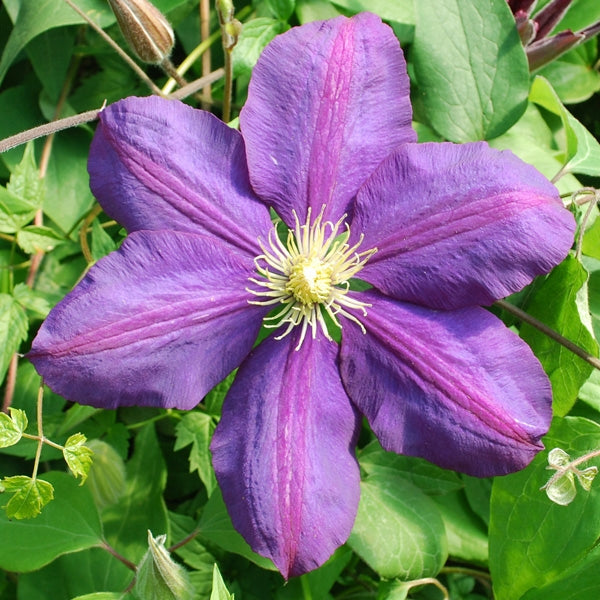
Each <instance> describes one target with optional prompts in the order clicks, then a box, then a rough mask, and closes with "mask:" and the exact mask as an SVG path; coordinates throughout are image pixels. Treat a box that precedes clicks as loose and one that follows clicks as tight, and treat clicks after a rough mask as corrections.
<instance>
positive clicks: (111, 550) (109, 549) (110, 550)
mask: <svg viewBox="0 0 600 600" xmlns="http://www.w3.org/2000/svg"><path fill="white" fill-rule="evenodd" d="M100 547H101V548H102V549H103V550H106V551H107V552H108V553H109V554H112V555H113V556H114V557H115V558H116V559H117V560H118V561H120V562H122V563H123V564H124V565H125V566H126V567H127V568H128V569H130V570H131V571H133V572H134V573H135V572H136V570H137V567H136V566H135V565H134V564H133V563H132V562H131V561H130V560H127V559H126V558H125V557H124V556H122V555H121V554H119V553H118V552H117V551H116V550H115V549H114V548H113V547H112V546H111V545H110V544H109V543H108V542H106V541H104V540H102V543H101V544H100Z"/></svg>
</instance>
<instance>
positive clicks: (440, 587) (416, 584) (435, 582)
mask: <svg viewBox="0 0 600 600" xmlns="http://www.w3.org/2000/svg"><path fill="white" fill-rule="evenodd" d="M422 585H433V586H435V587H436V588H438V590H440V591H441V592H442V594H444V600H450V594H449V593H448V590H447V589H446V587H445V586H443V585H442V584H441V583H440V582H439V581H438V580H437V579H435V578H434V577H423V578H422V579H414V580H413V581H407V582H406V586H407V587H408V588H409V589H412V588H414V587H419V586H422Z"/></svg>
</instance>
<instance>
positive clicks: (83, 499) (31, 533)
mask: <svg viewBox="0 0 600 600" xmlns="http://www.w3.org/2000/svg"><path fill="white" fill-rule="evenodd" d="M44 478H45V479H46V481H47V483H48V484H50V485H52V486H53V487H54V500H53V501H52V502H51V503H50V504H48V506H46V507H45V508H44V510H43V511H42V514H41V515H39V516H38V517H37V518H36V519H34V520H27V521H10V520H9V518H8V517H7V516H6V515H5V514H4V513H2V512H0V539H1V540H2V544H0V568H2V569H5V570H7V571H14V572H17V573H22V572H26V571H33V570H35V569H39V568H40V567H42V566H44V565H46V564H48V563H49V562H51V561H53V560H54V559H55V558H56V557H57V556H61V555H62V554H65V553H67V552H76V551H78V550H82V549H84V548H90V547H92V546H97V545H99V544H100V543H101V541H102V525H101V524H100V517H99V516H98V511H97V510H96V507H95V506H94V502H93V500H92V497H91V495H90V493H89V491H88V490H87V489H86V488H85V487H79V486H78V485H77V482H76V481H75V480H74V479H73V477H71V476H70V475H67V474H66V473H57V472H50V473H45V474H44Z"/></svg>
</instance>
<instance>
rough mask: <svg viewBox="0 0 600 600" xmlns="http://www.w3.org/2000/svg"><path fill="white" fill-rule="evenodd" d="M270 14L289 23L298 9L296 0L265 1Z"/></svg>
mask: <svg viewBox="0 0 600 600" xmlns="http://www.w3.org/2000/svg"><path fill="white" fill-rule="evenodd" d="M265 5H266V6H267V8H268V9H269V12H270V13H271V14H272V15H273V17H275V18H276V19H279V20H281V21H287V20H288V19H289V18H290V17H291V16H292V14H293V12H294V9H295V8H296V0H265Z"/></svg>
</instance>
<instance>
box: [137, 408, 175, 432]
mask: <svg viewBox="0 0 600 600" xmlns="http://www.w3.org/2000/svg"><path fill="white" fill-rule="evenodd" d="M167 417H171V418H173V419H179V420H181V415H180V414H179V413H177V412H175V411H173V410H172V409H171V408H168V409H167V410H166V412H164V413H162V414H160V415H156V416H155V417H151V418H150V419H145V420H144V421H140V422H139V423H132V424H131V425H127V429H139V428H140V427H144V425H149V424H150V423H156V421H162V420H163V419H166V418H167Z"/></svg>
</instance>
